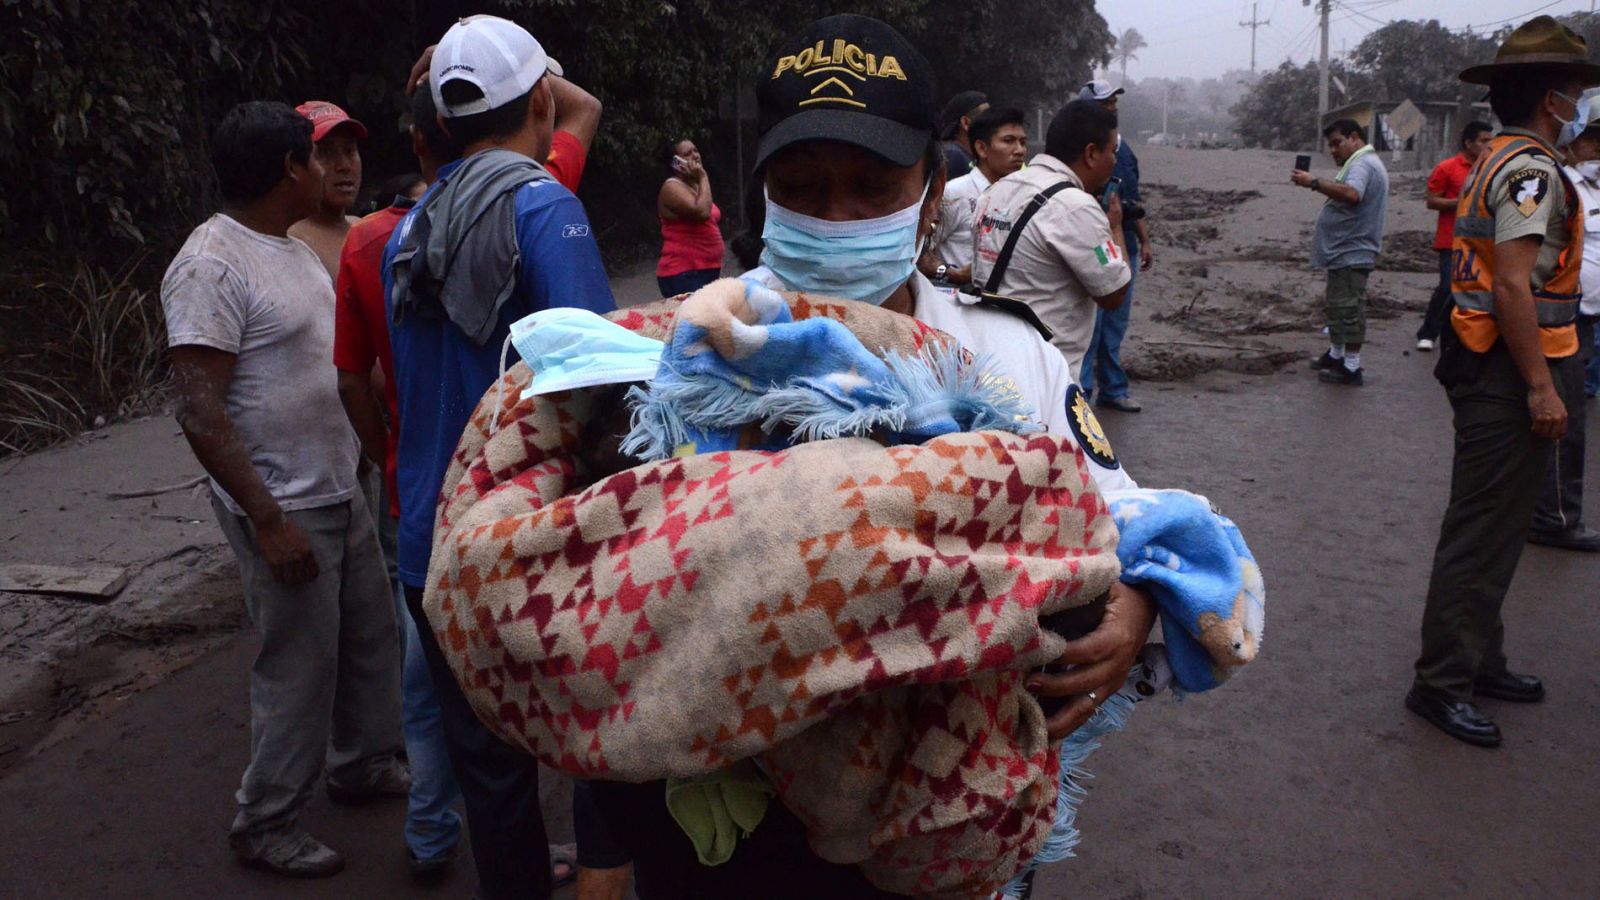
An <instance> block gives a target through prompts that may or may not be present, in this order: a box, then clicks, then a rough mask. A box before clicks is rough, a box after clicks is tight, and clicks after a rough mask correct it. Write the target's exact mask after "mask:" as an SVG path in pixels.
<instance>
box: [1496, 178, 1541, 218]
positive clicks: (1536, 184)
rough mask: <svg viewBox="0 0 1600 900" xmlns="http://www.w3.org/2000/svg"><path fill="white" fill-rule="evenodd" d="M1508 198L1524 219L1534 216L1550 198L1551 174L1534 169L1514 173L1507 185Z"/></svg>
mask: <svg viewBox="0 0 1600 900" xmlns="http://www.w3.org/2000/svg"><path fill="white" fill-rule="evenodd" d="M1506 196H1508V197H1510V198H1511V204H1512V205H1513V206H1515V207H1516V208H1517V212H1519V213H1522V215H1523V216H1524V217H1527V216H1531V215H1533V214H1534V212H1536V211H1537V210H1538V209H1539V205H1540V204H1541V203H1543V202H1544V198H1545V197H1548V196H1550V173H1549V172H1546V171H1545V170H1543V169H1534V168H1527V169H1523V170H1522V171H1520V172H1516V173H1514V174H1513V175H1512V176H1511V178H1510V180H1509V181H1508V182H1507V183H1506Z"/></svg>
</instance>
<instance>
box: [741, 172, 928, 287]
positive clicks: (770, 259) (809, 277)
mask: <svg viewBox="0 0 1600 900" xmlns="http://www.w3.org/2000/svg"><path fill="white" fill-rule="evenodd" d="M927 197H928V186H927V185H923V187H922V196H921V197H920V198H918V200H917V202H916V203H913V204H911V205H910V206H908V207H906V208H905V209H902V210H899V211H898V212H893V213H890V214H889V215H887V216H879V217H878V218H876V219H858V220H856V221H853V222H830V221H828V220H826V219H818V218H815V217H812V216H807V215H803V214H801V213H797V212H795V211H793V210H790V209H785V208H783V207H782V206H779V205H778V204H776V203H774V202H772V198H770V197H768V198H767V223H766V227H765V228H763V229H762V232H761V238H762V241H763V242H764V243H765V244H766V249H764V250H763V251H762V252H761V263H762V265H765V266H766V267H767V268H768V269H771V270H772V273H773V274H774V275H776V276H778V280H780V281H782V282H783V284H784V286H785V287H787V288H789V289H790V290H795V291H806V292H808V293H814V294H825V295H827V296H830V297H842V298H844V299H846V300H859V301H861V302H863V303H871V304H873V305H874V306H876V305H879V304H881V303H883V301H885V300H887V299H889V295H890V294H893V293H894V292H895V290H896V289H898V288H899V287H900V285H902V284H905V283H906V280H907V279H909V278H910V277H911V273H912V272H913V271H915V270H916V265H917V225H918V223H919V222H920V221H921V217H922V204H923V201H924V200H926V199H927Z"/></svg>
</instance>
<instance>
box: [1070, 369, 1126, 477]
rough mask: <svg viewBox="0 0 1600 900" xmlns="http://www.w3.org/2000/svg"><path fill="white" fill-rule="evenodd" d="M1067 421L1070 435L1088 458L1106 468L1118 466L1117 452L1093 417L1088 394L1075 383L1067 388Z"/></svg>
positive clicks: (1098, 422)
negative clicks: (1070, 429) (1070, 430)
mask: <svg viewBox="0 0 1600 900" xmlns="http://www.w3.org/2000/svg"><path fill="white" fill-rule="evenodd" d="M1067 422H1068V424H1069V425H1071V426H1072V436H1073V437H1075V438H1077V439H1078V446H1080V447H1082V448H1083V452H1084V453H1085V454H1086V455H1087V456H1088V457H1089V458H1090V459H1092V460H1094V461H1095V462H1097V463H1099V464H1100V465H1102V466H1104V467H1105V468H1107V469H1115V468H1118V466H1119V464H1118V462H1117V453H1116V451H1115V450H1112V449H1111V439H1110V438H1108V437H1106V432H1105V429H1103V428H1101V427H1100V420H1099V419H1096V418H1095V417H1094V410H1092V409H1090V408H1089V395H1087V394H1085V393H1084V392H1083V388H1080V387H1078V386H1077V385H1075V384H1074V385H1072V386H1071V387H1070V388H1068V389H1067Z"/></svg>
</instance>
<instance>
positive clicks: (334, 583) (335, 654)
mask: <svg viewBox="0 0 1600 900" xmlns="http://www.w3.org/2000/svg"><path fill="white" fill-rule="evenodd" d="M317 267H318V269H321V268H322V267H321V263H318V266H317ZM323 275H324V276H326V275H327V272H326V270H323ZM322 366H323V368H329V366H328V363H327V358H326V357H323V359H322ZM212 507H213V509H214V511H215V512H216V516H217V523H218V524H219V525H220V526H221V527H222V533H223V536H224V537H226V538H227V539H228V544H229V545H230V546H231V547H232V548H233V553H234V556H235V557H237V558H238V560H239V574H240V578H241V580H242V581H243V583H244V605H245V609H246V610H247V611H248V612H249V614H250V621H251V622H252V623H254V625H255V631H256V634H257V636H258V637H259V638H260V639H261V649H260V651H259V652H257V653H256V657H255V661H254V662H253V663H252V664H251V666H250V766H249V768H247V769H245V772H244V777H243V779H242V780H241V783H240V785H239V791H238V793H237V794H235V799H236V800H237V801H238V804H239V810H238V813H237V815H235V817H234V820H233V827H232V829H231V834H230V840H231V842H232V844H233V848H234V852H236V853H238V854H239V855H241V856H244V857H246V858H255V857H259V856H261V855H262V854H264V853H266V852H267V851H269V850H270V849H271V848H272V847H273V846H275V845H276V844H278V843H279V842H281V841H283V840H284V839H285V837H286V836H288V835H289V834H291V833H293V832H294V831H295V829H296V825H297V822H298V819H299V815H300V810H301V809H303V808H304V807H305V804H306V801H307V800H309V799H310V798H311V793H312V790H313V789H314V788H315V786H316V784H317V780H318V779H319V778H320V777H321V775H322V773H323V769H324V768H326V769H327V771H328V773H329V774H330V775H331V776H332V777H334V778H337V779H341V780H344V781H347V782H353V783H360V782H361V781H362V778H363V773H364V772H365V770H366V769H367V768H368V767H369V766H372V765H374V764H378V763H380V762H383V761H387V760H389V759H391V758H392V757H394V756H395V755H396V754H397V753H399V751H400V747H401V736H400V643H399V639H398V634H397V632H396V631H395V619H394V595H393V593H392V592H391V591H390V588H389V583H388V578H387V576H386V574H385V573H384V570H383V555H382V553H381V552H380V551H379V549H378V534H377V531H376V530H375V529H374V528H373V522H372V515H371V513H370V512H369V510H368V509H367V503H366V499H365V498H364V497H363V495H362V492H361V491H359V490H358V491H356V492H355V493H353V494H352V495H351V496H350V499H349V500H348V501H345V502H342V503H339V504H336V505H332V506H321V507H318V508H316V509H302V510H294V511H290V512H288V513H286V516H287V518H288V519H289V521H290V522H293V523H294V524H295V526H296V527H298V528H299V529H300V531H301V532H302V533H303V534H304V535H305V536H306V540H307V541H308V542H309V543H310V544H311V551H312V553H313V554H314V555H315V556H316V559H317V568H318V570H319V571H318V573H317V577H316V578H314V579H312V580H311V581H310V582H307V583H306V584H299V585H286V584H283V583H282V582H280V581H278V580H277V579H275V578H273V577H272V568H271V566H270V565H269V564H268V563H267V560H266V558H265V557H264V556H262V554H261V547H260V545H259V544H258V543H257V542H256V539H255V529H254V528H253V527H252V526H251V524H250V520H249V519H246V518H245V517H243V516H240V515H237V514H235V513H233V512H232V511H230V510H229V509H228V508H227V507H226V506H224V505H223V504H222V502H221V499H220V495H214V496H213V500H212Z"/></svg>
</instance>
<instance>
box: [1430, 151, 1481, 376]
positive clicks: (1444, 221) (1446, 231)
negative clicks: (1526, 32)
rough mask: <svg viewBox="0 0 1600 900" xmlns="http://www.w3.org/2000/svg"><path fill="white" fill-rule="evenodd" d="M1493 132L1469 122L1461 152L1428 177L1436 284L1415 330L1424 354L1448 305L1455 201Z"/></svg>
mask: <svg viewBox="0 0 1600 900" xmlns="http://www.w3.org/2000/svg"><path fill="white" fill-rule="evenodd" d="M1492 137H1494V129H1493V128H1491V127H1490V126H1489V125H1488V123H1486V122H1468V123H1467V127H1465V128H1463V129H1461V152H1460V153H1457V154H1456V155H1455V156H1452V157H1450V158H1449V159H1447V160H1445V161H1444V162H1442V163H1439V164H1438V165H1437V166H1434V167H1433V172H1432V174H1430V175H1429V176H1428V199H1427V204H1428V208H1429V209H1432V210H1437V211H1438V213H1439V226H1438V228H1436V229H1435V230H1434V233H1433V249H1434V250H1437V251H1438V252H1439V285H1438V286H1437V287H1435V288H1434V289H1433V296H1432V297H1431V298H1430V299H1429V300H1428V311H1427V312H1426V313H1424V314H1423V316H1422V326H1421V327H1420V328H1418V329H1417V349H1418V350H1421V351H1423V352H1427V351H1429V350H1432V349H1433V345H1434V342H1435V341H1437V340H1439V331H1440V330H1441V329H1443V328H1444V323H1445V319H1446V318H1448V315H1449V313H1448V309H1449V306H1450V241H1451V239H1452V238H1453V237H1454V236H1455V231H1456V200H1457V198H1459V197H1460V196H1461V188H1462V186H1463V185H1465V184H1466V183H1467V174H1468V173H1469V172H1471V171H1472V164H1473V163H1474V162H1477V160H1478V157H1479V155H1481V154H1482V153H1483V152H1484V150H1486V149H1487V148H1488V146H1489V139H1490V138H1492Z"/></svg>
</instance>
